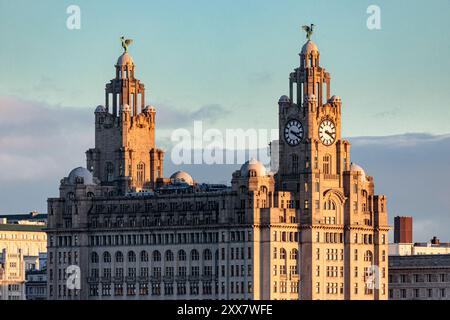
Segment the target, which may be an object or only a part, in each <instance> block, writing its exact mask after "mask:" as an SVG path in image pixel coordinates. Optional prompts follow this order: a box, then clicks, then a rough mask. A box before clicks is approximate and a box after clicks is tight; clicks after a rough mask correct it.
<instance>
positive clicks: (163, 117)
mask: <svg viewBox="0 0 450 320" xmlns="http://www.w3.org/2000/svg"><path fill="white" fill-rule="evenodd" d="M226 114H227V112H226V109H225V108H224V107H223V106H221V105H219V104H209V105H205V106H202V107H200V108H199V109H197V110H192V111H190V110H180V109H177V108H175V107H174V106H172V105H167V104H158V105H156V117H157V121H158V127H160V128H165V129H166V128H177V127H180V126H183V127H186V126H190V125H192V123H193V121H196V120H202V121H207V122H209V123H214V122H216V121H218V120H219V119H221V118H224V116H225V115H226Z"/></svg>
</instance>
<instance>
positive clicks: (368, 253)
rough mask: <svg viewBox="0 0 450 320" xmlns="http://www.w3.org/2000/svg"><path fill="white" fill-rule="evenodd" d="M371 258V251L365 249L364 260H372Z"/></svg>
mask: <svg viewBox="0 0 450 320" xmlns="http://www.w3.org/2000/svg"><path fill="white" fill-rule="evenodd" d="M372 260H373V255H372V252H371V251H370V250H367V251H366V253H364V261H366V262H372Z"/></svg>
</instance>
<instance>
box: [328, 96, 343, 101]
mask: <svg viewBox="0 0 450 320" xmlns="http://www.w3.org/2000/svg"><path fill="white" fill-rule="evenodd" d="M330 102H337V103H341V102H342V100H341V97H339V96H332V97H331V98H330Z"/></svg>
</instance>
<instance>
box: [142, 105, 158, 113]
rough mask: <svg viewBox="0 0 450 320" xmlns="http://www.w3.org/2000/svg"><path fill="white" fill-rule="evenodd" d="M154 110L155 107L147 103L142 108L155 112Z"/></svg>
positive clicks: (145, 110)
mask: <svg viewBox="0 0 450 320" xmlns="http://www.w3.org/2000/svg"><path fill="white" fill-rule="evenodd" d="M155 111H156V109H155V107H154V106H150V105H148V106H146V107H145V108H144V112H155Z"/></svg>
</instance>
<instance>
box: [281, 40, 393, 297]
mask: <svg viewBox="0 0 450 320" xmlns="http://www.w3.org/2000/svg"><path fill="white" fill-rule="evenodd" d="M310 36H311V34H310V33H309V34H308V41H307V42H306V43H305V44H304V46H303V47H302V50H301V52H300V54H299V55H300V66H299V67H298V68H296V69H295V70H294V72H292V73H291V74H290V77H289V96H282V97H281V98H280V100H279V102H278V105H279V132H280V133H279V169H278V173H277V174H276V177H275V178H276V187H277V190H278V191H282V192H290V193H291V194H292V198H293V199H295V208H296V209H297V215H298V221H299V223H300V230H301V234H300V241H299V252H300V256H301V258H300V265H299V269H300V274H301V276H300V278H301V279H302V280H301V284H300V299H385V298H386V292H385V291H386V290H385V288H384V289H383V290H384V291H382V292H380V291H379V290H378V288H379V286H378V288H377V289H370V288H367V286H368V285H367V283H366V282H365V278H363V277H361V276H364V273H365V271H369V269H368V268H372V267H373V266H374V265H375V262H376V261H379V259H380V255H381V254H382V253H383V252H384V254H386V250H387V249H386V243H385V244H384V245H383V247H384V249H383V250H380V247H375V241H376V242H377V243H380V242H381V240H380V239H381V238H383V240H382V241H386V237H387V230H389V227H388V226H387V214H386V210H385V198H384V196H375V195H374V186H373V180H372V178H371V177H368V176H366V175H365V173H364V171H363V170H362V169H361V167H359V166H357V165H351V163H350V143H349V142H348V141H347V140H344V139H343V138H342V135H341V132H342V131H341V111H342V101H341V98H340V97H338V96H334V95H333V96H331V95H330V91H331V90H330V74H329V73H328V72H327V71H326V70H325V69H324V68H323V67H322V66H321V65H320V52H319V49H318V48H317V46H316V44H315V43H314V42H313V41H311V40H310ZM377 228H378V229H377ZM380 228H381V229H382V230H383V231H382V232H381V231H380ZM383 228H384V229H383ZM360 237H362V240H360ZM369 237H370V241H369ZM364 238H366V239H365V240H364ZM375 239H376V240H375ZM360 241H362V244H363V246H359V243H360ZM363 252H364V253H365V254H366V256H365V258H366V260H364V258H358V255H360V254H362V253H363ZM355 255H356V256H355ZM355 259H356V260H355ZM361 260H363V261H365V262H366V264H365V265H360V263H361V262H360V261H361ZM369 260H370V262H371V264H369V263H367V262H369ZM385 262H386V259H385V260H384V261H383V265H385V264H384V263H385ZM378 267H379V265H377V268H378ZM355 268H356V269H355ZM358 268H360V270H359V271H358ZM383 268H384V269H385V268H386V267H385V266H384V267H383ZM384 269H383V270H384ZM377 270H378V269H377ZM355 274H356V277H355ZM383 285H384V286H385V285H386V284H383ZM381 293H382V294H381Z"/></svg>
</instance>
